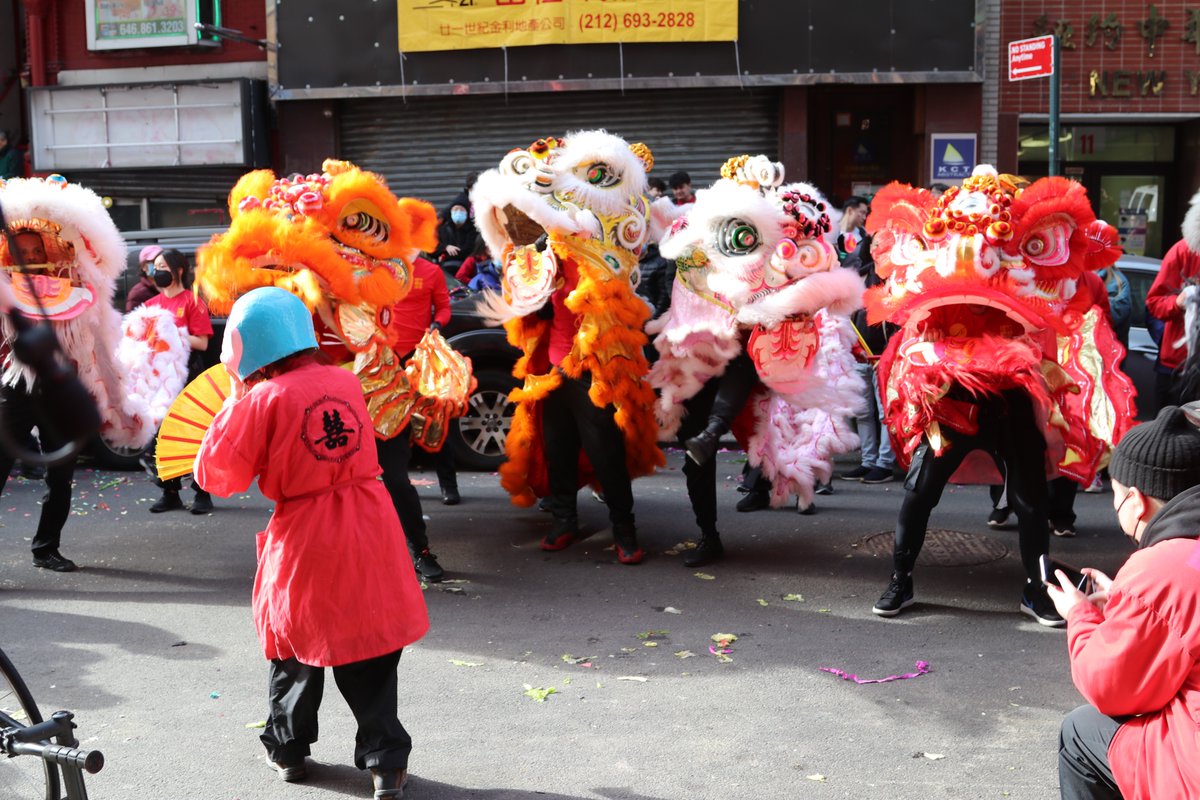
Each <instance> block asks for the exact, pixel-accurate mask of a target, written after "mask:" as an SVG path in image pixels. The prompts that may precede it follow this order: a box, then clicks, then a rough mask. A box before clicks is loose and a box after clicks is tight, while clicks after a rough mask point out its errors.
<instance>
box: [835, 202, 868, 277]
mask: <svg viewBox="0 0 1200 800" xmlns="http://www.w3.org/2000/svg"><path fill="white" fill-rule="evenodd" d="M870 208H871V207H870V204H869V203H867V199H866V198H865V197H859V196H858V195H853V196H851V197H850V198H848V199H847V200H846V202H845V203H843V204H842V220H841V222H840V223H839V225H838V235H837V240H836V242H835V243H834V249H835V250H836V251H837V257H838V263H839V264H841V263H844V262H845V261H846V258H847V257H848V256H849V255H850V254H851V253H853V252H854V251H855V250H857V249H858V243H859V242H861V241H862V240H863V239H864V238H866V235H867V231H866V229H865V228H863V226H864V225H865V224H866V222H867V213H868V212H869V211H870Z"/></svg>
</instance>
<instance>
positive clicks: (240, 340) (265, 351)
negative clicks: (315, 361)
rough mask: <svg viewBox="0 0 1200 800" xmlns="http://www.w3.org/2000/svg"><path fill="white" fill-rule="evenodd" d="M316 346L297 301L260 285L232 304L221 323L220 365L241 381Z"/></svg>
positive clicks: (309, 323) (307, 318)
mask: <svg viewBox="0 0 1200 800" xmlns="http://www.w3.org/2000/svg"><path fill="white" fill-rule="evenodd" d="M316 346H317V335H316V333H314V331H313V322H312V315H311V314H309V312H308V309H307V308H306V307H305V305H304V303H302V302H301V301H300V298H298V297H296V296H295V295H294V294H292V293H290V292H285V291H284V290H283V289H277V288H275V287H273V286H264V287H261V288H259V289H255V290H253V291H251V292H247V293H246V294H244V295H242V296H241V297H239V298H238V299H237V302H236V303H234V304H233V310H231V311H230V312H229V321H228V322H226V323H225V340H224V341H223V342H222V344H221V363H223V364H225V366H227V367H228V368H229V369H231V370H233V371H234V372H235V373H237V376H238V377H239V378H241V379H242V380H245V379H246V378H247V377H249V376H250V375H253V374H254V373H255V372H257V371H258V370H260V369H262V368H263V367H265V366H267V365H268V364H272V363H274V362H276V361H278V360H279V359H281V358H285V357H287V356H290V355H292V354H293V353H299V352H300V351H301V350H308V349H310V348H313V347H316Z"/></svg>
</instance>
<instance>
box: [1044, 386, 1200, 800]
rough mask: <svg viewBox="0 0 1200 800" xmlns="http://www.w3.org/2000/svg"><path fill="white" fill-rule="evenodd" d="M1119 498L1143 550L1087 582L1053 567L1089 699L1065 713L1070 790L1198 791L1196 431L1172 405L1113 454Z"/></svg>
mask: <svg viewBox="0 0 1200 800" xmlns="http://www.w3.org/2000/svg"><path fill="white" fill-rule="evenodd" d="M1109 473H1110V474H1111V476H1112V489H1113V508H1114V509H1116V516H1117V524H1118V525H1120V526H1121V530H1122V531H1124V532H1125V534H1126V535H1127V536H1129V537H1130V538H1131V539H1132V540H1133V541H1134V542H1135V544H1136V548H1137V549H1136V550H1135V552H1134V553H1133V555H1131V556H1130V557H1129V560H1128V561H1127V562H1126V563H1125V565H1124V566H1123V567H1121V569H1120V571H1119V572H1117V575H1116V577H1115V578H1111V579H1110V578H1109V577H1108V576H1106V575H1104V574H1103V573H1101V572H1099V571H1098V570H1094V569H1085V570H1083V572H1084V574H1085V575H1086V576H1087V577H1088V578H1089V579H1090V581H1091V584H1092V586H1091V587H1086V588H1088V590H1089V591H1088V592H1087V593H1085V592H1083V591H1080V590H1079V589H1077V588H1076V587H1075V586H1073V585H1072V584H1071V582H1070V580H1069V579H1068V578H1066V576H1064V575H1063V574H1062V573H1061V572H1056V574H1055V575H1054V576H1053V578H1052V581H1051V585H1050V586H1049V588H1048V592H1049V595H1050V599H1051V600H1052V601H1053V602H1054V606H1055V608H1056V609H1057V610H1058V613H1059V614H1061V615H1062V617H1063V618H1064V619H1065V620H1066V621H1067V652H1068V655H1069V658H1070V664H1071V679H1072V681H1074V683H1075V686H1076V688H1078V689H1079V692H1080V694H1082V695H1083V696H1084V698H1085V699H1086V700H1087V701H1088V702H1089V703H1090V705H1085V706H1080V707H1079V708H1077V709H1075V710H1074V711H1072V712H1071V713H1070V714H1068V715H1067V718H1066V719H1065V720H1063V724H1062V731H1061V733H1060V734H1059V738H1058V781H1059V789H1060V791H1061V793H1062V797H1063V798H1064V800H1087V799H1091V800H1115V799H1116V798H1121V797H1126V798H1130V800H1133V799H1134V798H1168V797H1170V798H1184V797H1200V736H1197V731H1196V719H1195V714H1196V709H1197V708H1200V541H1198V538H1200V430H1197V428H1196V426H1195V425H1194V424H1193V423H1192V422H1190V421H1189V420H1188V418H1187V416H1186V414H1185V412H1184V410H1183V409H1180V408H1178V407H1175V406H1169V407H1167V408H1164V409H1163V410H1162V411H1160V412H1159V413H1158V417H1156V418H1155V419H1154V421H1153V422H1147V423H1143V424H1141V425H1139V426H1137V427H1136V428H1134V429H1133V430H1131V431H1130V432H1129V433H1128V434H1127V435H1126V436H1125V438H1124V439H1122V440H1121V443H1120V444H1119V445H1117V449H1116V450H1115V451H1114V453H1113V457H1112V462H1111V463H1110V464H1109Z"/></svg>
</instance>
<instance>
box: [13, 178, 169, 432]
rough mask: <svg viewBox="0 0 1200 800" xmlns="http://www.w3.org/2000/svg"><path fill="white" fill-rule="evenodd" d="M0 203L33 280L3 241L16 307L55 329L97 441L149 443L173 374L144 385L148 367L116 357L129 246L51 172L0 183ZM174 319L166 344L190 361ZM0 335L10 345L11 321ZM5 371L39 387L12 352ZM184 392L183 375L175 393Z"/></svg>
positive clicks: (78, 190)
mask: <svg viewBox="0 0 1200 800" xmlns="http://www.w3.org/2000/svg"><path fill="white" fill-rule="evenodd" d="M0 206H3V208H4V214H5V218H6V220H7V222H8V230H9V233H10V234H11V241H12V242H13V243H14V244H15V245H16V247H17V248H19V249H20V251H21V255H22V256H23V260H24V261H25V263H26V266H27V270H26V274H24V275H22V274H18V273H17V270H16V265H17V263H18V259H17V258H16V257H15V256H14V254H13V253H11V252H10V251H9V243H8V240H6V238H5V237H2V236H0V266H2V268H3V269H4V271H5V272H6V273H7V274H8V278H7V279H6V282H7V281H8V280H11V295H12V296H11V298H10V300H9V302H11V303H12V304H13V305H14V306H15V308H16V309H17V310H19V311H20V312H21V313H22V314H24V315H25V316H28V317H32V318H34V319H42V320H45V321H46V322H47V323H48V324H49V325H50V326H51V327H52V328H53V330H54V333H55V336H56V337H57V339H58V342H59V344H60V345H61V346H62V349H63V352H64V353H65V354H66V356H67V358H69V359H70V361H71V362H72V363H73V364H74V366H75V368H76V370H77V371H78V373H79V377H80V380H81V381H82V382H83V384H84V386H86V387H87V389H88V392H89V393H90V394H91V395H92V397H93V398H94V399H95V400H96V405H97V407H98V408H99V411H100V418H101V423H102V424H101V429H100V434H101V435H102V436H103V437H104V438H105V439H106V440H108V441H109V442H110V443H112V444H113V445H116V446H119V447H130V448H137V447H142V446H145V445H146V444H147V443H148V442H149V441H150V439H151V438H152V437H153V436H154V430H155V427H156V426H157V421H158V420H157V419H155V417H154V414H152V413H151V409H150V407H149V405H148V401H147V398H146V397H145V396H144V393H149V394H154V393H156V392H157V391H158V389H159V388H160V387H161V385H162V384H163V383H164V382H165V381H166V379H167V375H166V373H167V371H168V370H166V369H163V370H157V369H155V370H150V372H151V373H153V377H152V379H151V380H149V381H148V382H146V383H145V384H144V385H141V386H137V385H135V384H137V383H138V382H137V381H136V380H134V379H133V378H134V373H135V372H137V371H138V367H139V366H143V365H139V364H129V363H124V362H123V361H121V360H120V359H119V358H118V350H119V349H120V348H121V347H122V346H123V344H124V343H123V341H122V331H121V316H120V314H118V313H117V311H116V310H115V309H114V308H113V291H114V288H115V284H116V279H117V277H118V276H119V275H120V274H121V273H122V272H123V271H124V269H125V240H124V239H123V238H122V237H121V233H120V231H118V230H117V226H116V225H115V224H113V221H112V219H111V217H109V215H108V211H107V209H105V207H104V204H103V202H102V201H101V200H100V198H99V197H97V196H96V194H95V193H94V192H92V191H91V190H90V189H86V188H84V187H83V186H80V185H78V184H75V183H70V182H69V181H67V179H66V178H64V177H63V176H61V175H50V176H49V177H47V178H44V179H43V178H14V179H12V180H9V181H3V180H0ZM6 288H8V287H6ZM159 313H160V314H165V313H166V312H159ZM167 319H168V322H167V323H166V327H164V328H163V337H164V339H165V338H170V339H171V341H172V342H174V345H175V350H176V354H177V355H179V356H180V357H181V358H182V360H183V361H186V359H187V351H186V348H185V347H184V346H183V345H181V344H180V343H179V337H178V334H177V333H176V331H175V330H174V326H173V325H172V324H171V323H170V322H169V319H170V317H169V315H167ZM3 328H4V338H5V340H6V341H11V340H12V338H13V337H14V336H15V331H14V329H13V327H12V324H11V322H10V321H9V319H8V318H7V316H6V317H5V318H4V321H3ZM167 328H169V330H168V329H167ZM3 368H4V372H3V382H4V383H5V384H6V385H8V386H17V385H22V386H24V387H25V389H26V391H32V390H33V389H34V387H35V375H34V374H33V371H32V370H31V369H30V368H29V367H28V366H26V365H24V364H22V363H20V362H19V361H17V360H16V359H15V358H14V357H13V354H12V353H11V351H9V352H6V353H5V357H4V365H3ZM181 387H182V377H179V378H178V380H177V382H176V384H175V386H174V388H175V390H176V391H177V390H178V389H179V388H181ZM158 418H159V419H161V414H159V415H158Z"/></svg>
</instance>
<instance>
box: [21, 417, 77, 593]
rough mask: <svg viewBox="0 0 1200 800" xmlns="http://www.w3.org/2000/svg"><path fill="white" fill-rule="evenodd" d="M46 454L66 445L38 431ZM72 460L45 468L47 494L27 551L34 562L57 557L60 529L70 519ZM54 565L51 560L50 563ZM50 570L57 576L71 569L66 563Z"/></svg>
mask: <svg viewBox="0 0 1200 800" xmlns="http://www.w3.org/2000/svg"><path fill="white" fill-rule="evenodd" d="M38 433H39V434H40V436H41V439H42V444H43V445H44V446H45V448H46V452H53V451H55V450H58V449H59V448H61V447H63V446H64V445H66V444H67V442H66V441H65V440H64V439H62V438H61V437H59V436H58V434H56V433H54V432H53V431H51V430H50V429H49V428H47V429H46V430H41V429H39V430H38ZM76 460H77V459H76V457H75V456H71V457H70V458H68V459H67V460H65V461H62V462H60V463H58V464H55V465H53V466H50V467H47V468H46V479H45V480H46V486H47V488H49V490H50V492H49V494H48V495H47V497H46V502H45V503H43V504H42V515H41V518H40V519H39V520H38V527H37V535H36V536H34V539H33V543H32V545H31V549H32V550H33V557H34V558H35V559H45V558H48V557H52V556H55V555H59V553H58V546H59V542H60V541H61V538H62V529H63V526H64V525H66V524H67V518H68V517H69V516H71V480H72V478H74V476H75V462H76ZM51 560H52V561H54V559H51ZM50 568H51V569H54V570H56V571H59V572H71V571H73V570H74V569H75V565H74V564H73V563H71V562H70V561H68V560H67V559H60V560H58V561H54V563H53V564H51V565H50Z"/></svg>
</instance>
